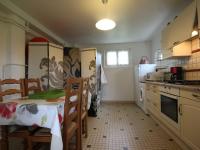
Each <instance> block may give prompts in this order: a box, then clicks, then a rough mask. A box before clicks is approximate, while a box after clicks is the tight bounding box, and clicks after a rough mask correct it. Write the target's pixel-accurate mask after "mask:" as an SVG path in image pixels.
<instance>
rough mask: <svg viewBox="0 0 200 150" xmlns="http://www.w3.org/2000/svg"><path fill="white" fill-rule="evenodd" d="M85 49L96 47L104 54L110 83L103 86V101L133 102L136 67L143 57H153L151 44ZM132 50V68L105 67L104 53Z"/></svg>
mask: <svg viewBox="0 0 200 150" xmlns="http://www.w3.org/2000/svg"><path fill="white" fill-rule="evenodd" d="M85 47H95V48H97V50H98V51H100V52H101V53H102V56H103V60H102V62H103V68H104V71H105V75H106V77H107V80H108V83H107V84H106V85H103V91H102V99H103V101H133V100H134V99H135V86H134V82H135V81H134V66H135V65H137V64H138V63H139V61H140V58H141V57H142V56H148V57H151V43H150V42H137V43H123V44H104V45H90V46H88V45H87V46H85ZM120 49H122V50H123V49H128V50H130V66H129V67H120V68H108V67H105V66H104V52H105V51H107V50H120ZM150 59H151V58H150Z"/></svg>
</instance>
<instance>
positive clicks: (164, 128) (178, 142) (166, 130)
mask: <svg viewBox="0 0 200 150" xmlns="http://www.w3.org/2000/svg"><path fill="white" fill-rule="evenodd" d="M149 114H150V115H151V118H152V119H153V120H154V121H155V122H156V123H158V124H159V125H160V127H161V128H162V129H163V130H164V131H165V132H166V133H167V134H168V135H169V136H170V137H172V138H173V139H174V141H175V142H176V143H177V144H178V145H179V146H180V147H181V149H182V150H192V149H191V148H190V147H188V146H187V145H186V144H185V143H184V142H183V141H182V140H181V139H180V138H179V137H177V136H176V135H175V134H174V133H173V132H172V131H171V130H170V129H169V128H168V127H166V126H165V125H164V124H163V123H162V122H161V121H160V120H159V119H157V118H156V117H155V116H154V115H153V114H151V113H149Z"/></svg>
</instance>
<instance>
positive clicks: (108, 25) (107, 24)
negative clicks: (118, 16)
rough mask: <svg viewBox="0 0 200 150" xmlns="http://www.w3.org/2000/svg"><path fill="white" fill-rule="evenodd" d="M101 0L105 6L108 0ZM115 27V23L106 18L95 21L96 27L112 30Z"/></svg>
mask: <svg viewBox="0 0 200 150" xmlns="http://www.w3.org/2000/svg"><path fill="white" fill-rule="evenodd" d="M101 1H102V3H103V5H104V6H106V4H107V3H108V0H101ZM115 27H116V23H115V22H114V21H113V20H111V19H108V18H104V19H101V20H99V21H98V22H97V23H96V28H97V29H99V30H103V31H107V30H112V29H114V28H115Z"/></svg>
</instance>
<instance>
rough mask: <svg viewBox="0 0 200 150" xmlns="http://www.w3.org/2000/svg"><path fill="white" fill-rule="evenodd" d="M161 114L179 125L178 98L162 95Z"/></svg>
mask: <svg viewBox="0 0 200 150" xmlns="http://www.w3.org/2000/svg"><path fill="white" fill-rule="evenodd" d="M160 98H161V112H162V113H163V114H164V115H166V116H167V117H169V118H170V119H171V120H173V121H174V122H176V123H177V124H178V97H177V96H175V95H170V94H167V93H161V95H160Z"/></svg>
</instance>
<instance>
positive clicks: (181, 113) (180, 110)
mask: <svg viewBox="0 0 200 150" xmlns="http://www.w3.org/2000/svg"><path fill="white" fill-rule="evenodd" d="M178 111H179V114H180V115H181V116H182V115H183V110H182V104H179V107H178Z"/></svg>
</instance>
